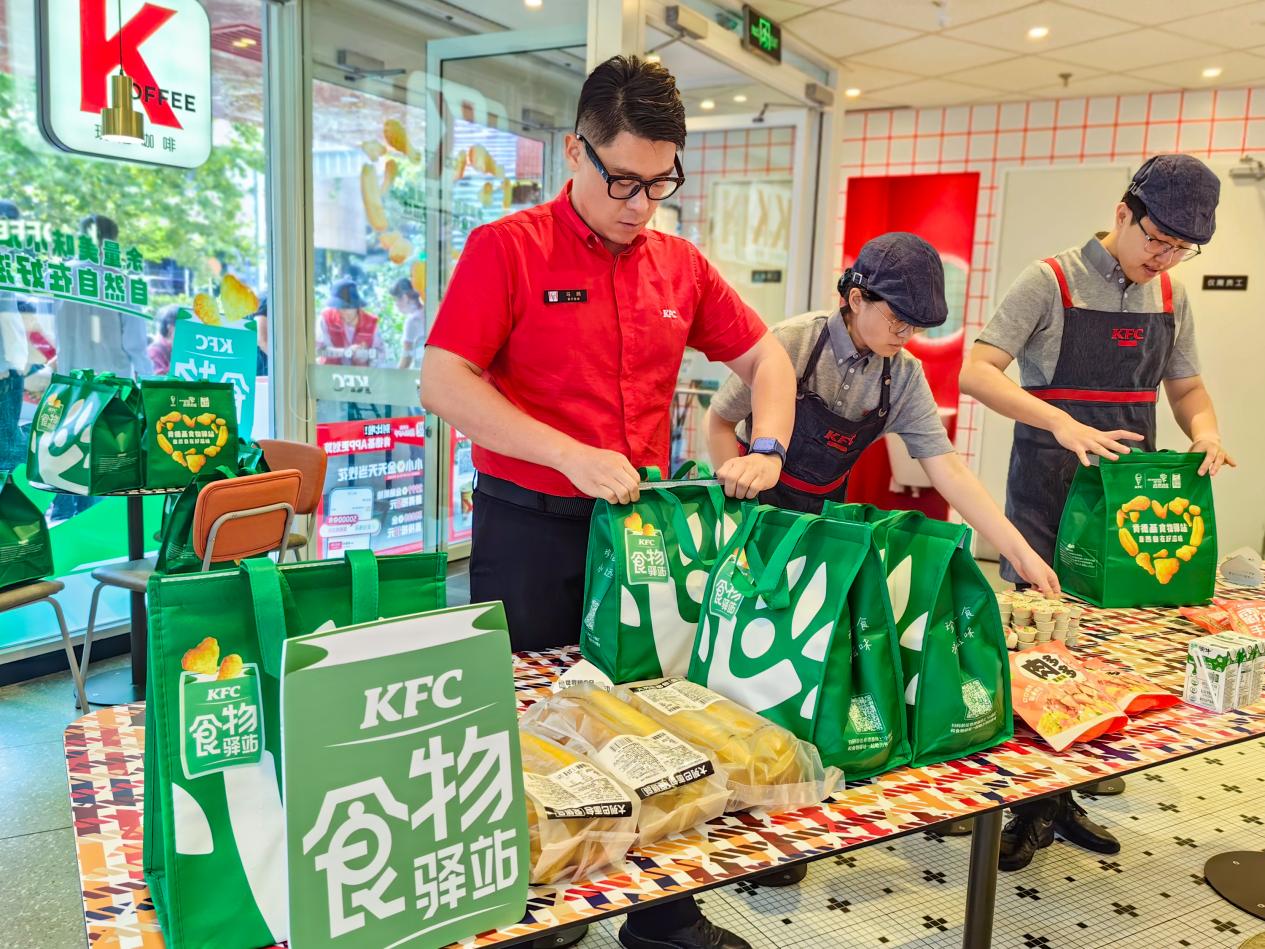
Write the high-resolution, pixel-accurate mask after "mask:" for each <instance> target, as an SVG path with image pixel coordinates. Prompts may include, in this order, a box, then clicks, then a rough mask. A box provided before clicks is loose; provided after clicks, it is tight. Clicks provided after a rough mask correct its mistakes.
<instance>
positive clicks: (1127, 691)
mask: <svg viewBox="0 0 1265 949" xmlns="http://www.w3.org/2000/svg"><path fill="white" fill-rule="evenodd" d="M1080 664H1081V667H1082V668H1083V669H1084V670H1085V671H1086V672H1088V673H1089V676H1090V679H1091V680H1092V681H1093V683H1094V684H1095V685H1097V686H1098V687H1099V688H1101V689H1102V690H1103V691H1104V692H1106V693H1107V695H1108V696H1109V697H1110V698H1111V700H1112V701H1113V702H1115V703H1116V707H1117V708H1119V709H1120V711H1122V712H1124V713H1125V714H1126V715H1136V714H1138V713H1139V712H1147V711H1150V710H1151V709H1154V708H1170V707H1171V706H1174V705H1176V704H1177V703H1178V702H1180V701H1181V697H1180V696H1177V695H1174V694H1173V693H1172V692H1169V691H1168V690H1167V689H1162V688H1160V687H1159V686H1158V685H1156V684H1155V683H1154V682H1152V681H1151V680H1150V679H1148V678H1147V677H1146V676H1144V675H1141V674H1139V673H1137V672H1134V671H1133V670H1132V669H1129V668H1127V667H1126V666H1122V665H1120V664H1119V663H1115V662H1108V661H1107V660H1105V659H1098V658H1096V657H1093V656H1084V657H1081V658H1080Z"/></svg>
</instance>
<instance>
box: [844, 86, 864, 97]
mask: <svg viewBox="0 0 1265 949" xmlns="http://www.w3.org/2000/svg"><path fill="white" fill-rule="evenodd" d="M843 94H844V95H845V96H847V97H848V98H849V99H855V98H857V97H858V96H859V95H861V90H860V89H858V88H857V87H856V86H853V87H852V88H851V89H844V90H843Z"/></svg>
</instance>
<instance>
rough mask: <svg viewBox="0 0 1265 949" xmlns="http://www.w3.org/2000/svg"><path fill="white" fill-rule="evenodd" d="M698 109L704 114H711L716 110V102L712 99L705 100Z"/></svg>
mask: <svg viewBox="0 0 1265 949" xmlns="http://www.w3.org/2000/svg"><path fill="white" fill-rule="evenodd" d="M698 107H699V108H700V109H702V110H703V111H704V112H710V111H711V110H712V109H714V108H716V102H715V100H712V99H704V100H703V101H702V102H700V103H699V104H698Z"/></svg>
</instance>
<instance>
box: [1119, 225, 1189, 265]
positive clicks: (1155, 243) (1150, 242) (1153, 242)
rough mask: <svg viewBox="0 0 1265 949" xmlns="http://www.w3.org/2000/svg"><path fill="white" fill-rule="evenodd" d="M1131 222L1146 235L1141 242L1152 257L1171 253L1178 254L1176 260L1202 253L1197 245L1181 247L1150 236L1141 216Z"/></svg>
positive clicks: (1165, 255)
mask: <svg viewBox="0 0 1265 949" xmlns="http://www.w3.org/2000/svg"><path fill="white" fill-rule="evenodd" d="M1133 223H1134V224H1136V225H1137V226H1138V229H1139V230H1140V231H1141V232H1142V233H1143V234H1144V235H1146V240H1145V241H1143V242H1142V243H1143V246H1144V247H1145V248H1146V252H1147V253H1148V254H1150V255H1152V256H1153V257H1169V256H1171V255H1173V254H1178V255H1179V256H1178V258H1177V259H1178V261H1182V260H1190V259H1192V258H1194V257H1198V256H1199V255H1200V254H1201V253H1202V250H1200V248H1199V247H1198V246H1195V247H1182V246H1181V245H1180V244H1170V243H1169V242H1168V241H1162V240H1160V239H1159V238H1158V237H1152V236H1151V232H1150V231H1148V230H1147V229H1146V228H1145V227H1144V226H1143V224H1142V219H1141V218H1138V219H1136V220H1135V221H1134V222H1133Z"/></svg>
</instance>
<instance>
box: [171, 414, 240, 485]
mask: <svg viewBox="0 0 1265 949" xmlns="http://www.w3.org/2000/svg"><path fill="white" fill-rule="evenodd" d="M154 428H155V429H156V430H157V432H158V438H157V441H158V447H159V448H161V449H162V450H163V451H165V452H166V453H167V454H168V455H170V456H171V460H172V461H174V462H175V463H176V464H178V465H183V466H184V467H185V468H188V469H189V470H190V471H192V472H193V473H194V474H197V473H198V472H199V471H201V470H202V466H203V465H205V464H206V460H207V459H208V458H214V457H215V456H216V455H218V454H219V453H220V451H221V450H222V449H223V448H224V446H225V444H227V443H228V423H227V422H225V421H224V419H222V418H220V417H219V416H217V415H216V414H215V413H214V412H203V413H202V414H201V415H184V414H182V413H180V412H168V413H167V414H166V415H164V416H163V417H162V418H160V419H159V420H158V421H157V422H156V423H155V424H154Z"/></svg>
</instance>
